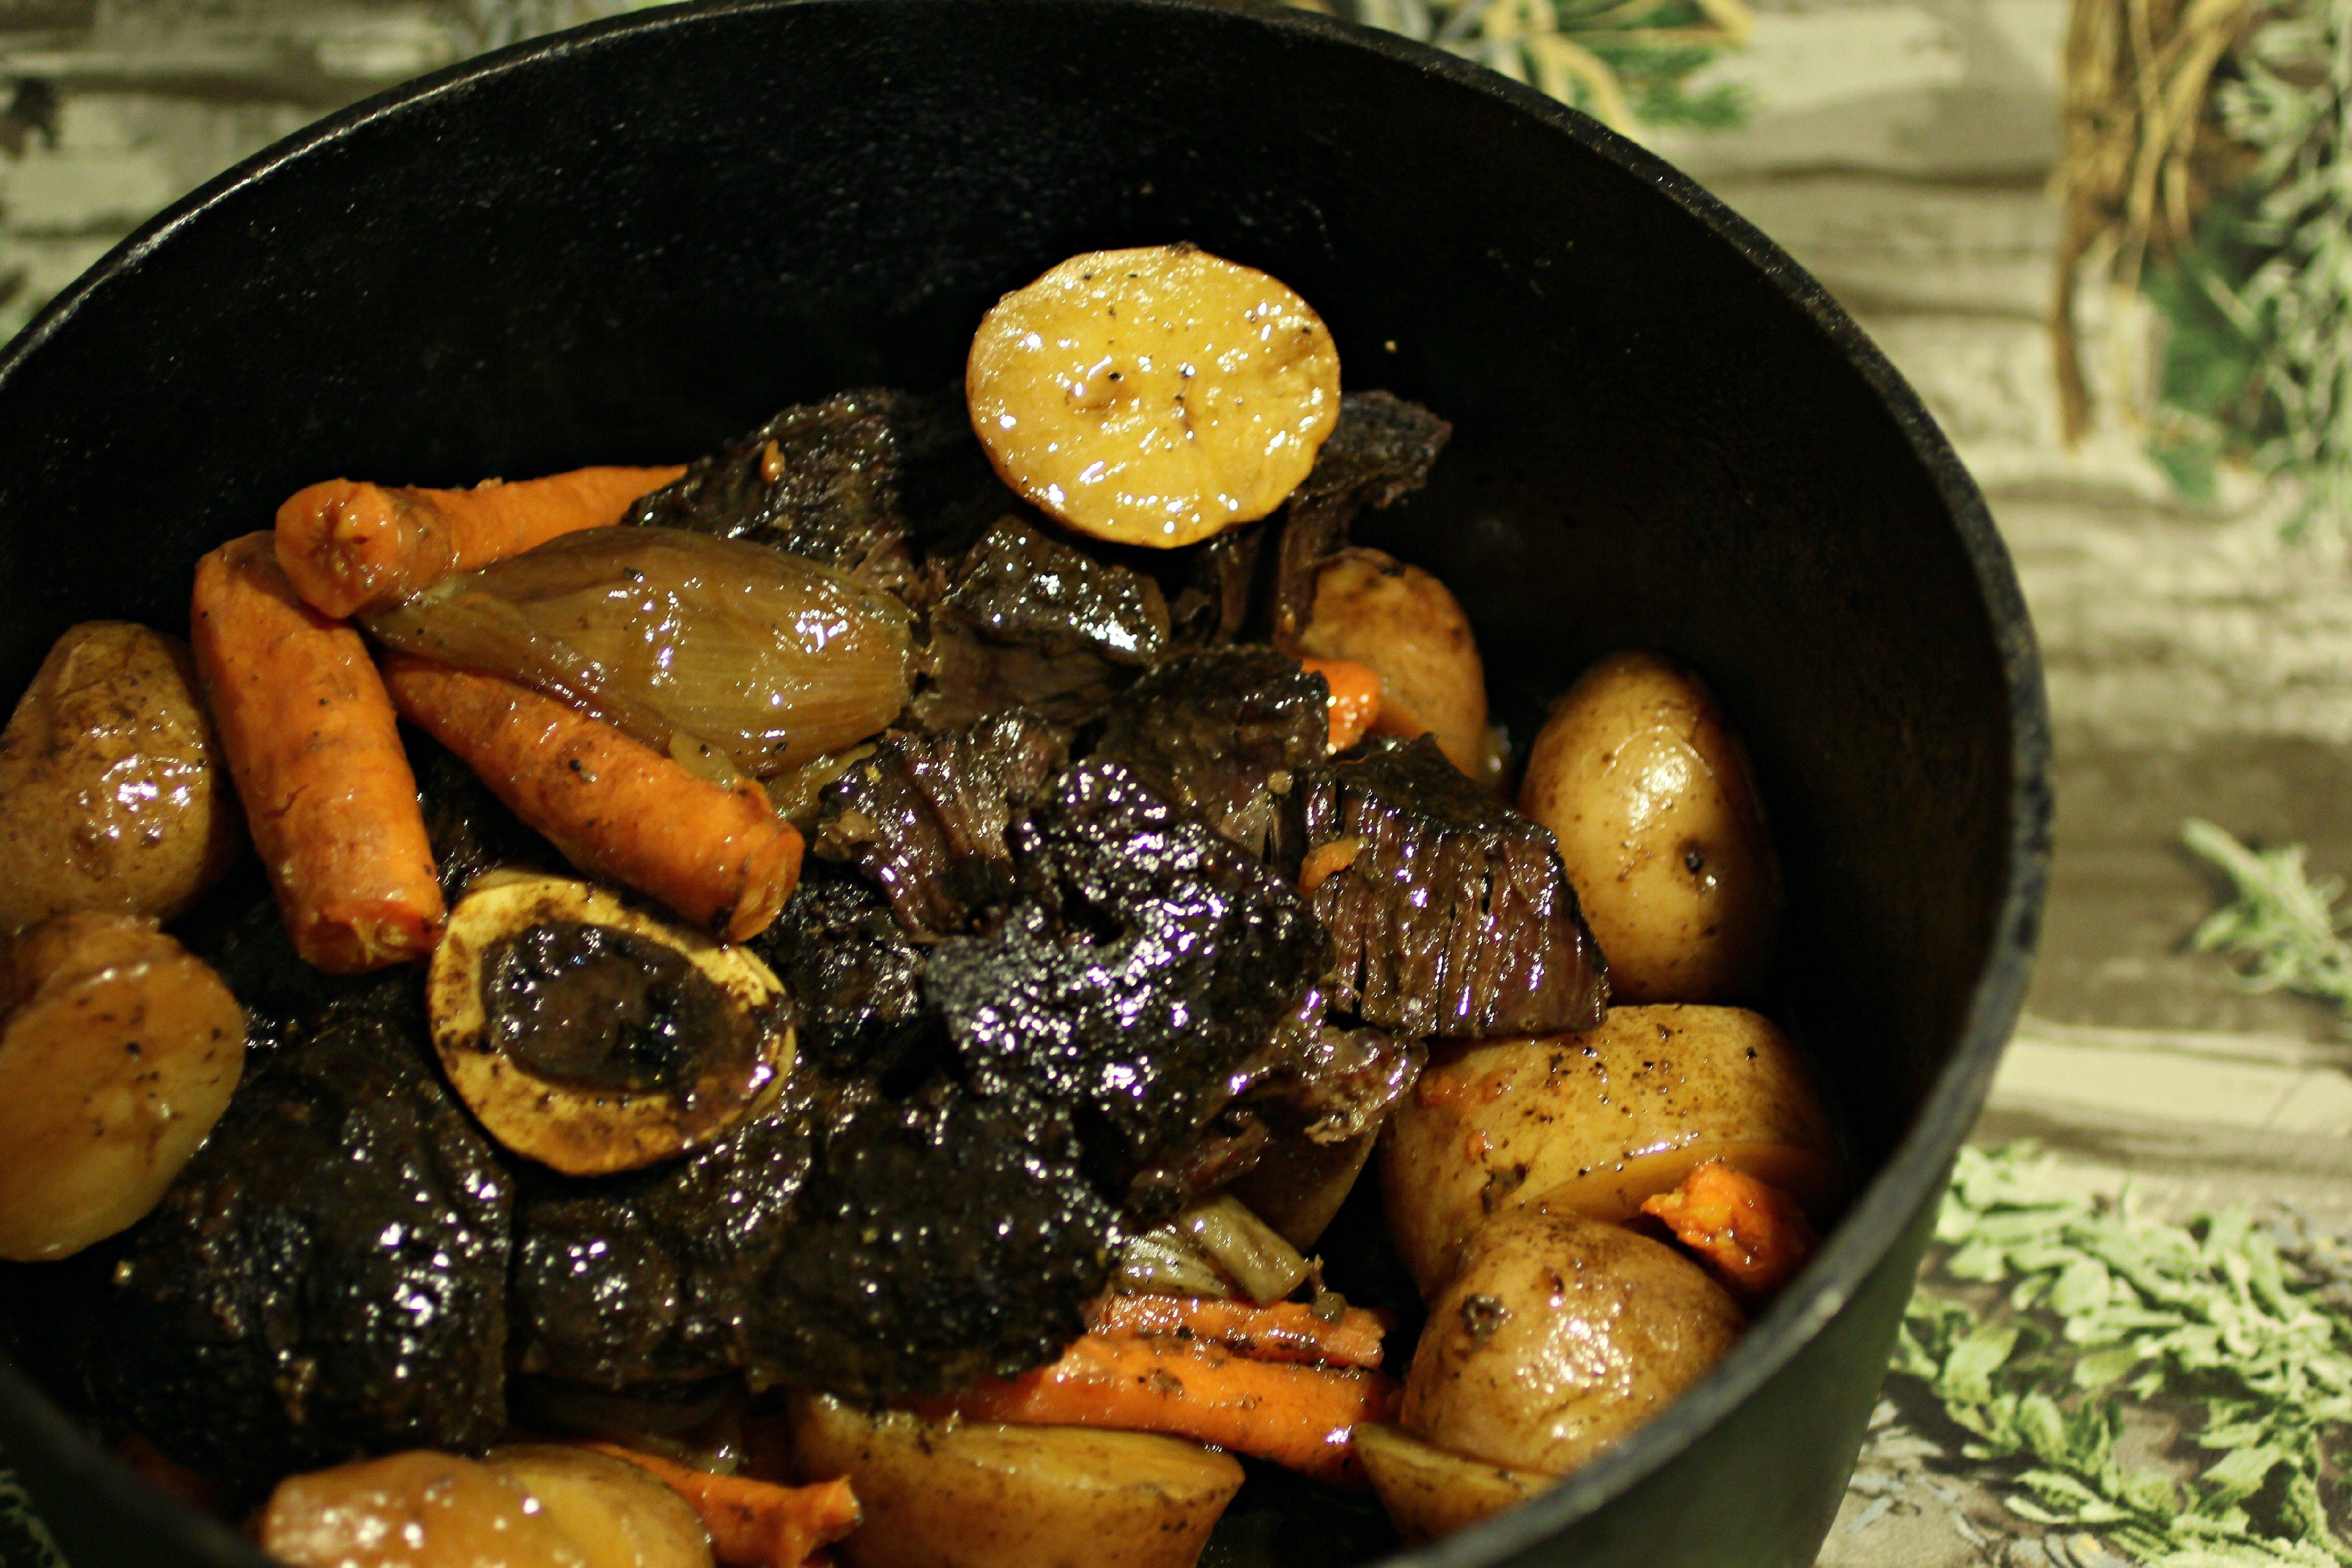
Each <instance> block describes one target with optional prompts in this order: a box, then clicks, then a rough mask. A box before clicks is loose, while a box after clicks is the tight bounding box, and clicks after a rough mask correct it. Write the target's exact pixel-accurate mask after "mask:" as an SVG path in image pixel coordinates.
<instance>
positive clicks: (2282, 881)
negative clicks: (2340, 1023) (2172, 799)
mask: <svg viewBox="0 0 2352 1568" xmlns="http://www.w3.org/2000/svg"><path fill="white" fill-rule="evenodd" d="M2180 837H2181V841H2182V842H2183V843H2185V844H2186V845H2188V846H2189V849H2190V850H2191V851H2193V852H2194V853H2195V854H2197V855H2198V856H2199V857H2200V858H2202V859H2204V860H2206V861H2207V862H2208V863H2210V864H2211V865H2212V866H2214V867H2215V868H2218V869H2219V870H2220V871H2221V874H2222V875H2223V876H2225V877H2227V878H2228V879H2229V880H2230V886H2231V894H2232V897H2231V901H2230V902H2229V903H2228V904H2227V905H2225V906H2223V907H2222V908H2221V909H2220V910H2216V911H2214V913H2212V914H2211V915H2210V916H2208V917H2206V920H2205V922H2204V923H2203V924H2202V925H2200V926H2199V927H2198V928H2197V931H2196V934H2195V935H2193V936H2192V937H2190V938H2189V943H2190V945H2191V946H2193V947H2195V948H2196V949H2197V951H2198V952H2219V953H2223V954H2226V955H2228V956H2229V957H2231V958H2234V959H2236V960H2238V961H2239V962H2240V964H2241V966H2242V967H2241V970H2240V974H2239V984H2242V985H2243V986H2244V987H2245V988H2246V989H2248V990H2250V991H2292V992H2294V994H2297V995H2300V996H2309V997H2311V998H2313V999H2314V1000H2316V1001H2321V1002H2326V1003H2328V1004H2329V1005H2333V1006H2334V1007H2335V1008H2336V1011H2337V1013H2338V1014H2339V1015H2341V1016H2342V1017H2343V1020H2344V1023H2345V1025H2346V1026H2347V1029H2352V943H2347V942H2346V941H2345V940H2344V937H2343V936H2342V934H2341V933H2342V932H2343V931H2345V929H2346V928H2347V926H2352V912H2342V913H2340V912H2338V911H2337V910H2336V900H2338V899H2339V898H2341V897H2342V896H2343V893H2344V884H2343V883H2342V882H2341V881H2339V880H2337V879H2336V878H2333V877H2321V878H2317V879H2314V878H2313V877H2312V876H2311V874H2310V873H2309V872H2308V871H2306V870H2305V868H2304V864H2303V857H2304V849H2303V846H2301V845H2299V844H2291V845H2288V846H2287V847H2285V848H2283V849H2262V850H2258V849H2250V848H2248V847H2246V846H2244V845H2242V844H2241V843H2239V842H2238V841H2237V840H2236V839H2235V838H2232V837H2231V836H2230V835H2229V834H2227V833H2225V832H2223V831H2222V830H2221V828H2219V827H2216V826H2213V824H2211V823H2210V822H2204V821H2200V820H2197V819H2194V818H2192V819H2190V820H2189V821H2188V822H2186V823H2184V824H2182V825H2181V829H2180Z"/></svg>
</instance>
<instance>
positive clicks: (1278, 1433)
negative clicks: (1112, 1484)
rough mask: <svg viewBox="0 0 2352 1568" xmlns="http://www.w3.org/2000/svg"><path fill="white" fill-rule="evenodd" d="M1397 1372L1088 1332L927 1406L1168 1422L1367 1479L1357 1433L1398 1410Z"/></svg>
mask: <svg viewBox="0 0 2352 1568" xmlns="http://www.w3.org/2000/svg"><path fill="white" fill-rule="evenodd" d="M1396 1403H1397V1385H1396V1384H1395V1382H1394V1380H1392V1379H1390V1378H1386V1377H1382V1376H1381V1374H1380V1373H1376V1372H1360V1371H1356V1370H1354V1369H1352V1368H1349V1369H1342V1368H1337V1367H1319V1366H1296V1365H1289V1364H1286V1363H1281V1362H1270V1361H1254V1360H1251V1359H1250V1358H1248V1357H1246V1356H1237V1355H1234V1354H1232V1353H1230V1352H1227V1351H1225V1350H1223V1349H1222V1348H1220V1347H1218V1346H1215V1345H1186V1344H1183V1343H1181V1342H1177V1341H1173V1340H1138V1339H1125V1338H1119V1337H1114V1336H1112V1335H1108V1334H1086V1335H1083V1336H1081V1337H1080V1338H1079V1339H1077V1340H1076V1341H1075V1342H1072V1344H1071V1345H1070V1348H1069V1349H1068V1350H1066V1351H1065V1352H1063V1353H1062V1359H1061V1360H1060V1361H1057V1362H1055V1363H1054V1364H1053V1365H1051V1366H1048V1367H1041V1368H1039V1369H1038V1370H1037V1371H1035V1372H1032V1373H1024V1374H1023V1375H1022V1376H1020V1377H1018V1378H1015V1379H1013V1381H1012V1382H1010V1383H994V1382H991V1383H984V1384H981V1385H980V1386H979V1387H977V1388H973V1389H968V1390H966V1391H965V1392H964V1393H962V1394H951V1395H950V1396H949V1397H948V1398H946V1399H942V1400H934V1401H929V1402H927V1403H926V1404H925V1405H922V1406H921V1407H920V1408H921V1409H922V1410H923V1411H924V1413H925V1414H927V1415H940V1414H947V1413H950V1412H952V1413H955V1414H959V1415H963V1416H964V1417H965V1418H966V1419H968V1420H972V1421H1004V1422H1011V1423H1015V1424H1020V1425H1026V1426H1108V1427H1113V1428H1117V1429H1120V1430H1124V1431H1129V1432H1162V1433H1166V1434H1167V1435H1169V1436H1174V1437H1190V1438H1192V1440H1193V1441H1194V1442H1197V1443H1214V1444H1216V1445H1218V1446H1219V1447H1225V1448H1231V1449H1233V1450H1234V1452H1236V1453H1241V1454H1254V1455H1255V1456H1256V1457H1257V1458H1261V1459H1272V1460H1273V1461H1275V1462H1276V1464H1279V1465H1284V1466H1286V1467H1288V1468H1291V1469H1294V1470H1297V1471H1299V1472H1300V1473H1301V1474H1304V1475H1308V1476H1312V1477H1314V1478H1315V1479H1318V1480H1323V1481H1330V1482H1332V1483H1334V1484H1337V1485H1341V1486H1351V1487H1361V1486H1363V1485H1364V1484H1365V1481H1364V1474H1363V1467H1362V1466H1361V1465H1360V1464H1359V1463H1358V1462H1357V1459H1356V1456H1355V1449H1354V1447H1353V1446H1352V1445H1351V1443H1350V1442H1349V1434H1350V1432H1351V1431H1352V1430H1353V1429H1354V1427H1355V1425H1356V1423H1358V1422H1359V1421H1387V1420H1391V1419H1392V1418H1393V1415H1394V1412H1395V1410H1396Z"/></svg>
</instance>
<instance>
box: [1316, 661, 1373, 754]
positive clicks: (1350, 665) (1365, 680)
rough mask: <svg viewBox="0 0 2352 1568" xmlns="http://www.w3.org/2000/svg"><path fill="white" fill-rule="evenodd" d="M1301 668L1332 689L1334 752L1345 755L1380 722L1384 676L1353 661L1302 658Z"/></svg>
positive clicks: (1331, 746) (1332, 742)
mask: <svg viewBox="0 0 2352 1568" xmlns="http://www.w3.org/2000/svg"><path fill="white" fill-rule="evenodd" d="M1298 663H1299V667H1300V668H1303V669H1305V670H1306V671H1307V674H1309V675H1319V676H1321V677H1322V678H1323V682H1324V684H1325V685H1327V686H1328V687H1329V688H1330V689H1331V739H1330V742H1329V745H1330V749H1331V750H1332V751H1334V752H1344V751H1346V750H1347V749H1348V748H1349V747H1350V746H1352V745H1354V744H1355V743H1356V742H1359V741H1360V740H1362V739H1363V738H1364V731H1367V730H1370V728H1371V727H1372V726H1373V725H1374V724H1376V723H1378V722H1379V721H1380V717H1381V672H1380V671H1379V670H1377V669H1374V668H1372V667H1371V666H1370V665H1369V664H1358V663H1357V662H1356V661H1355V660H1353V659H1349V658H1302V659H1300V660H1299V661H1298Z"/></svg>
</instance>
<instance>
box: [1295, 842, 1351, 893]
mask: <svg viewBox="0 0 2352 1568" xmlns="http://www.w3.org/2000/svg"><path fill="white" fill-rule="evenodd" d="M1363 852H1364V841H1363V840H1362V839H1360V838H1334V839H1333V840H1331V842H1330V843H1328V844H1318V845H1317V846H1316V847H1314V848H1312V849H1309V850H1308V851H1307V858H1306V859H1304V860H1302V861H1300V862H1299V865H1298V890H1299V891H1300V892H1302V893H1311V892H1313V891H1314V890H1315V889H1318V888H1319V887H1321V886H1322V885H1323V884H1324V883H1326V882H1328V881H1329V880H1330V879H1332V878H1334V877H1336V876H1338V875H1339V873H1340V872H1342V871H1344V870H1346V869H1347V868H1349V867H1350V866H1352V865H1354V864H1355V863H1356V857H1357V856H1359V855H1361V854H1362V853H1363Z"/></svg>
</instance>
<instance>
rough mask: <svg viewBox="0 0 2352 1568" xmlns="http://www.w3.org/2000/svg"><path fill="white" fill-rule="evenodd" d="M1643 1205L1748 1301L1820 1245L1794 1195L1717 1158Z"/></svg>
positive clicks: (1767, 1291)
mask: <svg viewBox="0 0 2352 1568" xmlns="http://www.w3.org/2000/svg"><path fill="white" fill-rule="evenodd" d="M1642 1212H1643V1214H1646V1215H1654V1216H1655V1217H1656V1218H1659V1219H1662V1220H1664V1221H1665V1223H1666V1228H1667V1229H1668V1230H1671V1231H1673V1232H1674V1233H1675V1240H1676V1241H1679V1242H1681V1243H1682V1244H1683V1245H1684V1246H1685V1247H1688V1248H1690V1249H1691V1250H1692V1251H1693V1252H1695V1253H1696V1254H1697V1255H1698V1259H1699V1261H1700V1262H1701V1263H1704V1264H1706V1267H1707V1269H1708V1271H1709V1272H1710V1273H1712V1274H1714V1275H1715V1277H1716V1278H1717V1279H1720V1280H1722V1281H1723V1282H1724V1284H1725V1285H1727V1286H1728V1287H1729V1288H1730V1289H1731V1292H1732V1294H1733V1295H1735V1296H1738V1298H1739V1299H1740V1300H1743V1301H1746V1302H1748V1303H1749V1304H1750V1305H1753V1304H1754V1303H1756V1302H1758V1301H1759V1300H1763V1299H1764V1298H1765V1297H1767V1296H1769V1295H1771V1294H1772V1292H1774V1291H1775V1290H1778V1289H1780V1287H1781V1286H1783V1285H1785V1284H1787V1283H1788V1282H1789V1280H1790V1277H1791V1276H1793V1275H1794V1274H1795V1273H1796V1272H1797V1270H1798V1269H1800V1268H1803V1267H1804V1266H1805V1259H1807V1258H1811V1256H1812V1255H1813V1249H1814V1248H1815V1247H1817V1246H1819V1245H1820V1242H1819V1239H1818V1238H1817V1237H1815V1236H1814V1235H1813V1227H1812V1226H1811V1224H1810V1223H1809V1222H1808V1221H1807V1220H1806V1218H1805V1211H1804V1210H1803V1209H1801V1208H1800V1207H1798V1206H1797V1200H1796V1199H1794V1198H1792V1197H1790V1195H1789V1194H1786V1193H1784V1192H1782V1191H1781V1190H1780V1188H1778V1187H1776V1186H1773V1185H1772V1184H1769V1183H1768V1182H1761V1181H1759V1180H1757V1179H1756V1178H1755V1177H1754V1176H1751V1175H1749V1174H1748V1173H1747V1172H1745V1171H1742V1170H1739V1169H1737V1168H1736V1167H1734V1166H1731V1165H1727V1164H1725V1163H1723V1162H1722V1161H1720V1160H1709V1161H1707V1162H1706V1163H1705V1164H1702V1165H1697V1166H1695V1167H1693V1168H1692V1170H1691V1173H1690V1174H1689V1175H1687V1176H1685V1177H1684V1178H1683V1183H1682V1185H1681V1186H1679V1187H1676V1188H1675V1190H1674V1191H1672V1192H1670V1193H1659V1194H1656V1195H1655V1196H1654V1197H1650V1198H1646V1199H1644V1200H1643V1204H1642Z"/></svg>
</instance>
